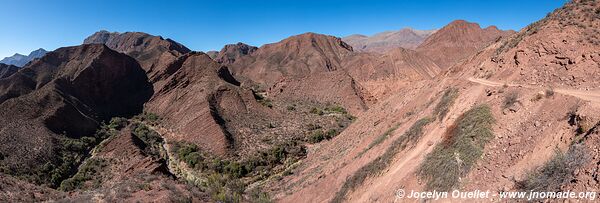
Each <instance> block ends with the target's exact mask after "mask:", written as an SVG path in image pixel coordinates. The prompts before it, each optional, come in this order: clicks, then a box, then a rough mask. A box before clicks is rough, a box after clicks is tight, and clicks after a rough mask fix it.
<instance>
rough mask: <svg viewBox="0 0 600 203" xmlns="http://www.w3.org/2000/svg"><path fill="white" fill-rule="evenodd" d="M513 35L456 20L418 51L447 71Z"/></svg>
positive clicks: (494, 28)
mask: <svg viewBox="0 0 600 203" xmlns="http://www.w3.org/2000/svg"><path fill="white" fill-rule="evenodd" d="M513 33H514V31H512V30H509V31H502V30H499V29H498V28H496V27H495V26H490V27H487V28H485V29H482V28H481V27H479V25H478V24H477V23H470V22H467V21H464V20H456V21H453V22H451V23H450V24H448V25H446V26H444V27H443V28H442V29H440V30H438V31H436V32H435V33H433V34H432V35H431V36H429V37H428V38H427V39H426V40H425V41H424V42H423V43H422V44H421V45H419V47H417V49H416V50H417V52H419V53H421V54H423V55H425V56H427V57H429V58H431V59H432V60H433V61H434V62H435V63H436V64H437V65H438V66H439V67H440V68H442V69H446V68H448V67H450V66H452V65H454V64H455V63H457V62H459V61H461V60H464V59H466V58H467V57H469V56H471V55H473V54H475V53H477V52H478V51H479V50H481V49H482V48H484V47H486V46H488V45H489V44H491V43H493V42H495V41H496V40H498V39H499V38H500V37H506V36H509V35H511V34H513Z"/></svg>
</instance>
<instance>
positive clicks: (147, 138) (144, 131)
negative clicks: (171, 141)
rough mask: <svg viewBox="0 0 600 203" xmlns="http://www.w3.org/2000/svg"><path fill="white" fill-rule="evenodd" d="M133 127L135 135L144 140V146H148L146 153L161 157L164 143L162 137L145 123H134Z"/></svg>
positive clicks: (145, 149)
mask: <svg viewBox="0 0 600 203" xmlns="http://www.w3.org/2000/svg"><path fill="white" fill-rule="evenodd" d="M132 127H133V132H132V133H133V135H135V136H136V137H138V138H139V139H140V140H142V142H144V144H145V145H146V146H145V148H144V152H145V153H146V154H148V155H151V156H155V157H158V156H160V151H161V149H162V144H163V142H164V140H163V138H162V136H161V135H160V134H159V133H158V132H156V131H154V130H152V129H150V128H149V127H148V126H147V125H146V124H144V123H139V122H138V123H134V124H133V125H132Z"/></svg>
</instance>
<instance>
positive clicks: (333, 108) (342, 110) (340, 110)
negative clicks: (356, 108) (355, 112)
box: [325, 106, 348, 114]
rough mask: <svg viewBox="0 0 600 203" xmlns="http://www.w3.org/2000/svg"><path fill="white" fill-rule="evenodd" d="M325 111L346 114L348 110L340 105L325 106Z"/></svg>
mask: <svg viewBox="0 0 600 203" xmlns="http://www.w3.org/2000/svg"><path fill="white" fill-rule="evenodd" d="M325 111H327V112H330V113H341V114H347V113H348V111H346V109H345V108H344V107H342V106H330V107H327V108H325Z"/></svg>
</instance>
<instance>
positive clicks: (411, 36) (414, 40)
mask: <svg viewBox="0 0 600 203" xmlns="http://www.w3.org/2000/svg"><path fill="white" fill-rule="evenodd" d="M435 31H436V30H415V29H411V28H404V29H401V30H398V31H387V32H381V33H377V34H375V35H373V36H365V35H350V36H347V37H344V38H342V40H343V41H344V42H346V43H348V44H349V45H351V46H352V48H354V50H355V51H361V52H362V51H365V52H379V53H383V52H387V51H389V50H392V49H394V48H406V49H415V48H417V47H418V46H419V45H420V44H421V43H423V41H425V39H426V38H427V37H429V36H430V35H431V34H433V33H435Z"/></svg>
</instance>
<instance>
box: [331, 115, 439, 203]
mask: <svg viewBox="0 0 600 203" xmlns="http://www.w3.org/2000/svg"><path fill="white" fill-rule="evenodd" d="M431 122H432V119H431V118H429V117H426V118H422V119H419V120H417V121H416V122H415V123H414V124H413V125H412V126H411V127H410V128H409V129H408V130H407V131H406V132H405V133H404V134H403V135H402V136H400V137H398V138H397V139H396V140H394V142H393V143H392V144H391V145H390V147H388V148H387V150H386V151H385V152H384V153H383V155H381V156H379V157H377V158H375V159H374V160H372V161H371V162H369V163H368V164H366V165H364V166H363V167H361V168H360V169H358V170H357V171H356V172H355V173H354V174H353V175H352V176H350V177H348V178H347V179H346V182H344V185H342V188H341V189H340V190H339V191H338V192H337V193H336V194H335V196H334V198H333V200H332V201H331V202H334V203H336V202H343V201H344V199H345V198H346V195H347V194H348V192H350V191H352V190H354V189H356V188H357V187H358V186H360V185H362V184H363V183H364V181H365V180H366V179H367V178H368V177H369V176H373V175H376V174H379V173H381V171H383V170H385V169H386V168H387V167H388V166H389V164H390V163H391V162H392V161H393V160H394V156H395V155H396V154H397V153H398V152H400V151H402V150H403V149H405V148H406V147H407V146H408V145H409V144H410V143H415V142H417V141H418V140H419V139H420V138H421V136H422V135H423V128H424V127H425V126H426V125H427V124H429V123H431Z"/></svg>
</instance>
